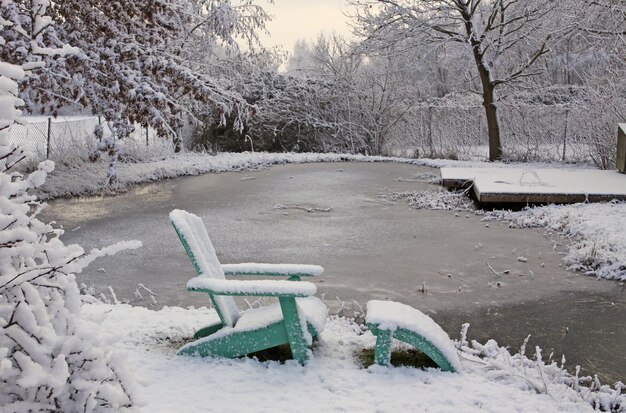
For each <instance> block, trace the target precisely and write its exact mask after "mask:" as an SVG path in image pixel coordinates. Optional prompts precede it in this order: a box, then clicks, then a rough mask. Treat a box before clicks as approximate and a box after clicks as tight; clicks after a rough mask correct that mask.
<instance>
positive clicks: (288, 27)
mask: <svg viewBox="0 0 626 413" xmlns="http://www.w3.org/2000/svg"><path fill="white" fill-rule="evenodd" d="M258 4H262V5H263V7H264V8H265V10H267V12H268V13H269V14H270V15H272V17H273V18H272V21H270V22H269V23H268V25H267V29H268V30H269V32H270V36H265V35H263V37H262V42H263V44H264V45H266V46H278V45H280V46H283V48H284V49H285V50H287V51H288V52H291V51H292V49H293V45H294V43H295V42H296V41H297V40H299V39H306V40H313V39H315V38H316V37H317V35H318V34H319V33H320V32H322V31H324V32H326V33H329V34H330V33H332V32H333V31H335V32H337V33H339V34H341V35H344V36H350V28H349V27H348V24H347V19H346V17H345V16H344V15H343V12H344V11H347V10H348V6H347V5H346V0H274V4H267V3H264V2H259V3H258Z"/></svg>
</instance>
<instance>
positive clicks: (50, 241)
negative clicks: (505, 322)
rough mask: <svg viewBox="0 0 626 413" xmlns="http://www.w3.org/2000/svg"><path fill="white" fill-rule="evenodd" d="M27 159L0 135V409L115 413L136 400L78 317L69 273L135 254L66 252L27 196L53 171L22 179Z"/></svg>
mask: <svg viewBox="0 0 626 413" xmlns="http://www.w3.org/2000/svg"><path fill="white" fill-rule="evenodd" d="M22 159H24V153H23V151H21V150H20V149H19V148H16V147H14V146H11V145H9V144H8V142H7V138H6V137H4V136H0V227H1V228H2V235H1V237H0V274H1V275H0V381H1V382H2V387H1V391H0V406H4V407H3V409H6V410H5V411H13V412H21V411H24V412H26V411H64V412H77V411H81V412H82V411H103V410H107V409H110V410H111V411H118V410H119V409H120V408H122V407H125V406H130V405H131V404H132V403H133V399H132V397H131V394H130V383H129V380H128V379H127V377H126V375H125V373H124V371H123V369H122V365H121V364H120V363H119V360H117V359H116V358H115V356H114V355H113V354H112V353H110V352H108V351H106V350H105V349H104V348H101V344H102V343H101V341H100V340H99V338H98V334H96V331H97V328H98V327H97V326H96V325H92V324H90V323H87V322H85V321H84V320H82V319H81V317H80V310H81V298H80V294H79V290H78V286H77V284H76V280H75V276H74V273H78V272H80V271H81V270H82V269H83V268H84V267H85V266H87V265H88V264H89V263H90V262H92V261H93V260H94V259H96V258H97V257H100V256H103V255H108V254H114V253H116V252H117V251H119V250H121V249H125V248H136V247H138V246H139V245H140V244H139V243H138V242H126V243H119V244H116V245H114V246H111V247H108V248H104V249H101V250H93V251H91V252H90V253H88V254H85V252H84V251H83V249H82V248H81V247H80V246H78V245H67V246H66V245H64V244H63V242H61V240H60V239H59V235H61V233H62V231H61V230H59V229H54V228H53V227H52V226H50V225H48V224H44V223H43V222H41V221H40V220H39V219H37V214H38V213H39V212H40V211H41V209H42V205H41V204H40V203H39V202H38V201H37V200H36V199H35V197H34V196H32V195H29V194H28V191H29V190H31V189H33V188H36V187H37V186H39V185H41V184H42V183H43V181H44V179H45V176H46V173H48V172H50V171H51V170H52V169H53V167H54V165H53V164H52V162H49V161H46V162H42V163H41V164H40V166H39V169H38V170H37V171H35V172H32V173H31V174H29V175H27V176H23V175H21V174H20V173H17V172H11V170H12V168H13V167H14V166H15V165H16V164H17V163H18V162H19V161H20V160H22Z"/></svg>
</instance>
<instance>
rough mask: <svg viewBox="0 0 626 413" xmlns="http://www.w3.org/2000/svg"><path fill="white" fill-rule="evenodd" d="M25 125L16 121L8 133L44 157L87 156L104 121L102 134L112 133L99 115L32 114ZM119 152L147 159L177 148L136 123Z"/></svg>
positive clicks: (34, 155)
mask: <svg viewBox="0 0 626 413" xmlns="http://www.w3.org/2000/svg"><path fill="white" fill-rule="evenodd" d="M23 119H24V120H25V121H26V123H25V124H24V125H19V124H14V125H13V126H11V128H10V129H9V136H10V137H11V140H12V141H13V143H15V144H16V145H18V146H20V147H21V148H22V149H24V150H26V151H27V152H29V153H30V155H31V159H33V160H34V161H41V160H44V159H51V160H54V161H72V160H75V159H81V160H85V159H88V158H89V155H90V154H91V153H93V152H94V151H96V150H97V148H98V143H99V141H98V139H97V138H96V136H95V134H94V130H95V128H96V126H97V125H99V124H100V125H102V129H103V137H109V136H111V135H112V133H113V132H112V131H111V128H110V127H109V126H108V124H107V122H106V120H104V119H103V118H102V117H99V116H62V117H57V118H51V117H40V116H31V117H24V118H23ZM119 146H120V155H121V156H122V158H124V159H127V160H131V161H132V160H144V159H149V158H152V157H154V156H162V155H164V154H170V153H173V152H174V146H173V144H172V142H171V140H167V139H163V138H160V137H159V136H157V134H156V131H155V130H154V129H152V128H144V127H142V126H140V125H135V131H134V132H133V133H132V134H131V135H130V136H129V137H128V138H124V139H121V140H120V141H119Z"/></svg>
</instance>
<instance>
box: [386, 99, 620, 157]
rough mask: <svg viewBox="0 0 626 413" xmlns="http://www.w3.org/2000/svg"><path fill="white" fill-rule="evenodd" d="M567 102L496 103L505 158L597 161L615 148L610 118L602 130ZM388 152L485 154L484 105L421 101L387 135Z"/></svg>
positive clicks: (455, 154) (486, 143) (412, 154)
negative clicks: (441, 103)
mask: <svg viewBox="0 0 626 413" xmlns="http://www.w3.org/2000/svg"><path fill="white" fill-rule="evenodd" d="M578 112H579V110H578V108H572V107H570V106H569V105H550V106H546V105H544V106H523V105H522V106H520V105H518V106H507V105H501V106H499V108H498V118H499V120H500V135H501V142H502V146H503V152H504V155H505V158H507V159H511V160H519V161H561V162H594V163H596V164H599V166H603V167H607V166H610V165H600V164H601V163H609V164H610V161H609V160H606V159H599V158H601V157H606V156H609V157H610V156H612V155H613V154H615V151H614V150H612V148H613V147H614V145H615V133H612V132H611V131H612V129H613V128H612V125H616V123H614V122H615V121H614V120H611V119H607V120H604V123H607V127H606V128H604V129H605V130H600V128H599V127H598V125H593V127H592V126H591V125H590V124H589V116H585V115H584V114H581V113H578ZM385 148H386V152H387V153H389V154H393V155H397V156H414V157H417V156H425V157H437V158H449V159H485V158H487V156H488V151H489V147H488V133H487V121H486V117H485V112H484V108H483V107H482V106H475V107H445V106H420V107H415V108H413V109H412V111H411V113H410V114H408V115H406V116H405V121H404V123H403V124H402V125H401V126H400V127H399V128H398V129H397V130H396V131H395V132H394V135H393V136H392V137H391V138H390V139H389V140H388V142H387V144H386V146H385Z"/></svg>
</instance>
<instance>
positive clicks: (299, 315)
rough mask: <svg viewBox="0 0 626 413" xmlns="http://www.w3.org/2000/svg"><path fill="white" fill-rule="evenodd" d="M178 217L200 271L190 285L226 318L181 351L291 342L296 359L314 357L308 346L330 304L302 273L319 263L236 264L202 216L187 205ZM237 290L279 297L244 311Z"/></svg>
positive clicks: (239, 350)
mask: <svg viewBox="0 0 626 413" xmlns="http://www.w3.org/2000/svg"><path fill="white" fill-rule="evenodd" d="M170 221H171V222H172V224H173V226H174V229H175V230H176V233H177V234H178V237H179V238H180V241H181V242H182V244H183V246H184V248H185V251H186V252H187V256H188V257H189V259H190V260H191V263H192V264H193V267H194V268H195V270H196V273H197V276H196V277H194V278H192V279H191V280H189V282H188V283H187V290H188V291H199V292H204V293H207V294H208V295H209V298H210V300H211V302H212V304H213V307H214V308H215V311H216V312H217V315H218V316H219V319H220V321H219V322H217V323H214V324H211V325H208V326H206V327H204V328H202V329H200V330H198V331H197V332H196V333H195V335H194V338H196V340H195V341H193V342H191V343H189V344H186V345H184V346H183V347H181V348H180V349H179V350H178V354H179V355H199V356H203V357H204V356H221V357H229V358H233V357H240V356H243V355H246V354H250V353H254V352H257V351H260V350H264V349H267V348H271V347H275V346H279V345H282V344H287V343H288V344H289V346H290V348H291V353H292V356H293V358H294V359H296V360H297V361H298V362H300V364H305V363H306V362H307V360H308V353H309V351H308V346H309V345H311V344H312V341H313V339H314V338H315V337H316V336H318V335H319V334H320V333H321V332H322V330H323V329H324V325H325V323H326V318H327V316H328V309H327V308H326V305H324V303H323V302H322V301H321V300H320V299H318V298H317V297H314V296H313V295H314V294H315V292H316V286H315V285H314V284H313V283H310V282H306V281H300V277H309V276H316V275H320V274H321V273H322V272H323V268H322V267H320V266H318V265H294V264H257V263H248V264H230V265H228V264H227V265H221V264H220V262H219V260H218V259H217V255H216V254H215V249H214V248H213V244H212V243H211V240H210V238H209V235H208V233H207V231H206V228H205V226H204V223H203V222H202V220H201V219H200V218H199V217H198V216H196V215H194V214H191V213H189V212H187V211H183V210H174V211H172V212H171V213H170ZM225 275H233V276H254V275H256V276H286V277H288V280H232V279H226V277H225ZM233 296H263V297H277V298H278V302H277V303H275V304H273V305H269V306H266V307H261V308H254V309H248V310H246V311H243V312H240V311H239V309H238V308H237V304H236V303H235V300H234V298H233Z"/></svg>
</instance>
